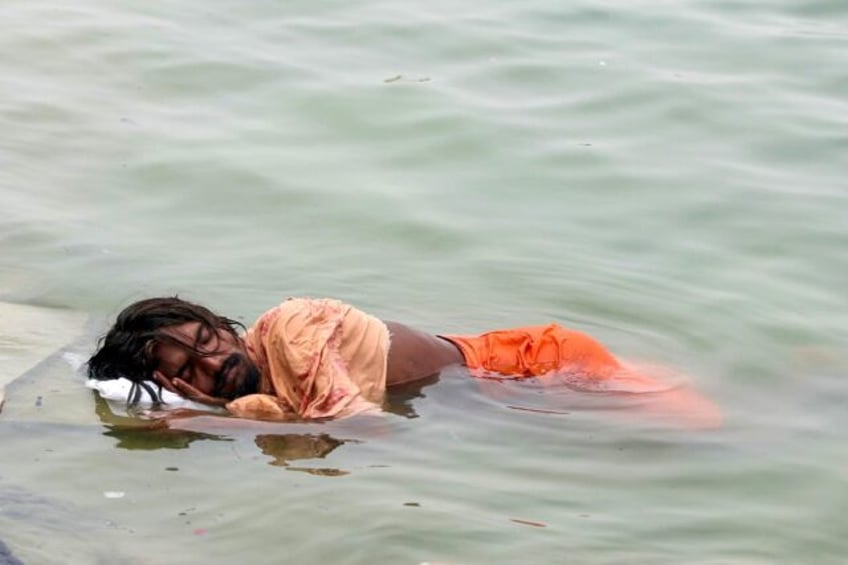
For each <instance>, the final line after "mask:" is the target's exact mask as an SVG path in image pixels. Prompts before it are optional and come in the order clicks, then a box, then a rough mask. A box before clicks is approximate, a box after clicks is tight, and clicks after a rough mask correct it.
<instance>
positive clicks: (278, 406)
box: [88, 297, 718, 420]
mask: <svg viewBox="0 0 848 565" xmlns="http://www.w3.org/2000/svg"><path fill="white" fill-rule="evenodd" d="M239 327H240V324H238V323H237V322H235V321H233V320H231V319H229V318H226V317H224V316H219V315H217V314H214V313H213V312H211V311H210V310H208V309H207V308H205V307H203V306H200V305H198V304H193V303H191V302H187V301H185V300H182V299H180V298H178V297H174V298H150V299H146V300H141V301H139V302H136V303H134V304H132V305H130V306H128V307H127V308H125V309H124V310H123V311H122V312H121V313H120V314H119V315H118V318H117V320H116V322H115V324H114V326H113V327H112V328H111V329H110V330H109V332H108V333H107V334H106V336H105V337H104V338H103V340H101V343H100V347H99V349H98V351H97V352H96V353H95V354H94V355H93V356H92V357H91V359H90V360H89V362H88V372H89V377H90V378H93V379H112V378H117V377H121V376H123V377H126V378H128V379H129V380H131V381H132V382H133V383H134V384H135V387H134V388H135V393H134V394H133V393H131V398H130V399H129V401H130V402H132V401H136V400H137V399H138V396H139V393H140V390H139V387H142V388H145V389H146V390H147V391H148V392H149V393H150V394H151V396H153V397H154V398H156V397H157V396H158V395H157V394H156V393H155V392H154V390H153V388H152V387H151V386H150V383H155V384H156V385H158V386H159V387H160V389H159V390H160V391H161V389H162V388H164V389H167V390H169V391H171V392H174V393H177V394H180V395H182V396H184V397H186V398H188V399H190V400H193V401H195V402H201V403H205V404H209V405H214V406H223V407H225V408H226V409H227V410H228V411H229V412H230V413H231V414H233V415H235V416H239V417H245V418H255V419H265V420H291V419H319V418H336V417H343V416H348V415H352V414H357V413H362V412H366V411H369V410H374V409H376V408H377V407H378V406H379V405H380V403H381V401H382V399H383V396H384V394H385V391H386V389H387V388H391V387H393V386H396V385H400V384H404V383H409V382H412V381H416V380H419V379H423V378H426V377H429V376H432V375H434V374H437V373H439V371H441V370H442V369H444V368H445V367H448V366H451V365H465V366H467V367H468V368H469V369H470V370H471V372H472V374H473V375H475V376H478V377H486V378H519V379H520V378H527V377H545V376H547V375H562V374H568V375H570V376H572V377H573V379H576V380H577V381H579V382H580V383H582V384H583V385H586V388H601V389H603V388H604V386H603V385H604V384H606V383H611V382H616V383H622V382H624V383H626V384H627V386H633V387H636V388H640V389H641V390H661V389H662V388H666V389H667V388H668V387H663V386H662V385H661V383H659V382H658V381H657V380H655V379H653V378H652V377H649V376H646V375H641V374H637V373H634V372H633V371H630V370H628V369H627V368H626V367H624V366H623V365H622V364H621V363H619V361H618V360H616V359H615V357H613V356H612V354H610V353H609V352H608V351H607V350H606V349H605V348H604V347H603V346H602V345H601V344H599V343H598V342H597V341H595V340H594V339H592V338H591V337H589V336H587V335H585V334H583V333H580V332H577V331H573V330H568V329H565V328H563V327H561V326H559V325H556V324H550V325H547V326H534V327H523V328H516V329H511V330H498V331H493V332H488V333H484V334H482V335H479V336H457V335H444V336H435V335H431V334H427V333H424V332H421V331H418V330H415V329H412V328H410V327H408V326H405V325H403V324H400V323H397V322H384V321H381V320H378V319H377V318H375V317H373V316H370V315H368V314H366V313H364V312H362V311H360V310H357V309H356V308H353V307H352V306H350V305H347V304H344V303H342V302H340V301H338V300H332V299H308V298H292V299H289V300H287V301H285V302H283V303H282V304H280V305H279V306H277V307H275V308H272V309H271V310H269V311H267V312H265V313H264V314H263V315H262V316H260V317H259V319H258V320H257V321H256V322H255V323H254V324H253V325H252V326H251V327H250V328H249V329H247V330H246V332H245V333H244V334H242V335H240V334H239V333H237V328H239ZM678 396H679V395H678ZM681 402H682V404H681ZM674 403H675V404H676V406H675V411H681V410H682V411H683V412H689V411H701V412H703V410H704V409H705V407H707V408H710V409H711V410H714V409H715V407H714V406H713V405H712V404H711V403H709V401H706V400H705V399H702V398H701V397H698V396H697V395H694V393H687V394H686V395H684V397H682V398H677V399H676V400H675V401H674ZM717 414H718V412H717V410H714V415H715V416H716V417H718V416H717ZM714 419H715V418H714Z"/></svg>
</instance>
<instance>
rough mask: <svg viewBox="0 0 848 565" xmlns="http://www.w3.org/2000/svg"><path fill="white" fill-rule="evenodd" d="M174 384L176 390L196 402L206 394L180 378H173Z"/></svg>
mask: <svg viewBox="0 0 848 565" xmlns="http://www.w3.org/2000/svg"><path fill="white" fill-rule="evenodd" d="M173 382H174V386H175V387H177V391H178V392H179V393H180V394H181V395H183V396H185V397H186V398H188V399H190V400H196V401H198V402H200V401H201V399H202V398H203V397H205V396H206V395H205V394H203V393H202V392H200V391H199V390H197V389H196V388H194V387H193V386H191V385H190V384H188V383H187V382H185V381H184V380H182V379H174V381H173Z"/></svg>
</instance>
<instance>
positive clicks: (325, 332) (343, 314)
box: [227, 298, 389, 420]
mask: <svg viewBox="0 0 848 565" xmlns="http://www.w3.org/2000/svg"><path fill="white" fill-rule="evenodd" d="M245 343H246V344H247V351H248V355H249V356H250V357H251V358H252V359H253V361H254V363H256V365H257V367H258V368H259V370H260V372H261V374H262V378H261V381H260V385H259V393H258V394H251V395H248V396H243V397H241V398H237V399H235V400H233V401H232V402H230V403H229V404H227V410H229V411H230V412H231V413H232V414H234V415H236V416H239V417H243V418H255V419H269V420H283V419H316V418H334V417H339V416H349V415H351V414H356V413H361V412H365V411H368V410H373V409H376V408H377V406H379V404H380V403H381V402H382V399H383V395H384V393H385V389H386V363H387V359H388V353H389V330H388V328H387V327H386V325H385V324H384V323H383V322H382V321H380V320H378V319H377V318H375V317H373V316H370V315H368V314H365V313H364V312H362V311H361V310H357V309H356V308H354V307H352V306H350V305H348V304H345V303H343V302H340V301H338V300H333V299H310V298H290V299H289V300H287V301H285V302H283V303H282V304H280V305H279V306H277V307H276V308H273V309H271V310H269V311H267V312H265V313H264V314H263V315H262V316H260V317H259V319H258V320H257V321H256V323H255V324H254V325H253V326H251V327H250V329H249V330H248V331H247V334H246V335H245Z"/></svg>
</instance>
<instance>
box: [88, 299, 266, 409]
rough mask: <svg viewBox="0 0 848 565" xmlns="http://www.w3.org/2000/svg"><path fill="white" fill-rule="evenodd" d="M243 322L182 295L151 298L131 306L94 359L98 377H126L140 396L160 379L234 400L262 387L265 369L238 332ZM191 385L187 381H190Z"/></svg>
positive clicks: (172, 386)
mask: <svg viewBox="0 0 848 565" xmlns="http://www.w3.org/2000/svg"><path fill="white" fill-rule="evenodd" d="M240 326H241V324H239V323H238V322H236V321H234V320H231V319H229V318H226V317H224V316H218V315H217V314H214V313H213V312H211V311H210V310H209V309H207V308H205V307H203V306H200V305H199V304H193V303H191V302H187V301H185V300H182V299H180V298H178V297H173V298H170V297H167V298H148V299H146V300H141V301H139V302H136V303H134V304H131V305H130V306H127V307H126V308H125V309H124V310H123V311H122V312H121V313H120V314H119V315H118V318H117V320H116V321H115V325H114V326H112V328H111V329H110V330H109V332H108V333H107V334H106V336H105V337H104V338H103V339H102V340H101V341H100V345H99V349H98V351H97V352H96V353H95V354H94V355H93V356H92V357H91V359H89V361H88V376H89V378H92V379H99V380H105V379H115V378H118V377H125V378H127V379H129V380H130V381H132V382H133V383H134V384H135V385H136V386H135V387H134V388H135V394H131V395H130V398H129V399H128V400H129V402H130V403H134V402H137V401H138V397H139V396H140V392H141V391H140V390H138V387H139V386H140V387H143V388H144V389H145V390H147V391H148V393H151V395H152V396H154V397H156V396H158V395H155V394H153V389H152V387H151V386H150V385H149V384H148V383H149V382H154V383H156V384H158V385H160V386H164V387H165V388H167V389H169V390H172V391H175V392H179V393H181V394H183V396H193V395H192V394H191V389H196V391H199V392H200V393H201V394H202V395H205V396H208V397H214V398H219V399H221V398H222V399H233V398H237V397H239V396H244V395H246V394H251V393H254V392H256V391H257V389H258V386H259V371H258V370H257V368H256V366H255V365H254V364H253V362H252V361H251V360H250V358H249V357H248V356H247V352H246V350H245V346H244V342H243V341H242V340H241V338H239V336H238V334H237V333H236V328H238V327H240ZM186 385H187V386H186Z"/></svg>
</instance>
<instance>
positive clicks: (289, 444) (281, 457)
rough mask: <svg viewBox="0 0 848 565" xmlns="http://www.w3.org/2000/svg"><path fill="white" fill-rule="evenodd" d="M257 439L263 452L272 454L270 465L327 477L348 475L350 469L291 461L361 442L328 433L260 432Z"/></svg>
mask: <svg viewBox="0 0 848 565" xmlns="http://www.w3.org/2000/svg"><path fill="white" fill-rule="evenodd" d="M255 441H256V445H257V446H258V447H259V449H261V450H262V453H264V454H265V455H270V456H271V458H272V461H270V462H269V463H268V464H269V465H274V466H276V467H287V468H288V470H289V471H303V472H305V473H309V474H311V475H320V476H325V477H340V476H343V475H347V474H348V471H343V470H341V469H334V468H329V467H322V468H319V467H290V466H289V461H292V460H295V459H323V458H324V457H326V456H327V455H329V454H330V452H332V451H333V450H334V449H336V448H337V447H338V446H340V445H344V444H345V443H360V442H359V441H357V440H350V439H336V438H334V437H332V436H330V435H328V434H260V435H258V436H256V440H255Z"/></svg>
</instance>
